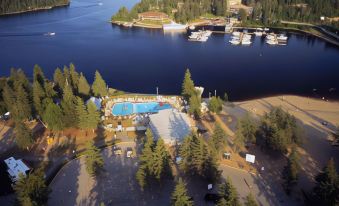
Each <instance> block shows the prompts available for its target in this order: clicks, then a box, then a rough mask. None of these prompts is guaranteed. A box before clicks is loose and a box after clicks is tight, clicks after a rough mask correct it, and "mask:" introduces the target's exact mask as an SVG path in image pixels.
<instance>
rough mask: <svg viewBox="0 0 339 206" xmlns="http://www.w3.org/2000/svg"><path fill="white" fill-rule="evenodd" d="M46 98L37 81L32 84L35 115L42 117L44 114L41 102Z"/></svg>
mask: <svg viewBox="0 0 339 206" xmlns="http://www.w3.org/2000/svg"><path fill="white" fill-rule="evenodd" d="M45 97H46V95H45V91H44V89H43V87H42V86H41V84H40V83H39V81H34V82H33V104H34V108H35V110H36V113H37V114H39V115H42V114H43V112H44V106H43V103H42V102H43V100H44V98H45Z"/></svg>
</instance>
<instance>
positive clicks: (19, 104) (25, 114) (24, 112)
mask: <svg viewBox="0 0 339 206" xmlns="http://www.w3.org/2000/svg"><path fill="white" fill-rule="evenodd" d="M14 111H16V112H15V113H14V118H15V119H16V120H24V119H28V118H29V117H31V116H32V106H31V102H30V99H29V94H27V92H26V90H25V89H24V88H23V86H19V87H18V88H17V91H16V104H15V108H14Z"/></svg>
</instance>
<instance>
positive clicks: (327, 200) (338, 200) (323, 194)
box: [314, 158, 339, 206]
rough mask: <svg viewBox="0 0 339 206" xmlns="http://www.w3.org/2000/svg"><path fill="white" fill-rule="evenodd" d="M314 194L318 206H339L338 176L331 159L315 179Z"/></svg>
mask: <svg viewBox="0 0 339 206" xmlns="http://www.w3.org/2000/svg"><path fill="white" fill-rule="evenodd" d="M316 182H317V183H316V186H315V188H314V194H315V196H316V199H317V200H318V205H328V206H336V205H338V204H339V175H338V173H337V171H336V168H335V164H334V160H333V158H331V159H330V160H329V161H328V163H327V165H326V167H325V168H324V169H323V171H322V172H321V173H320V174H319V175H318V176H317V177H316Z"/></svg>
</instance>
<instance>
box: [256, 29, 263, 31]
mask: <svg viewBox="0 0 339 206" xmlns="http://www.w3.org/2000/svg"><path fill="white" fill-rule="evenodd" d="M256 30H258V31H264V30H263V29H262V28H256Z"/></svg>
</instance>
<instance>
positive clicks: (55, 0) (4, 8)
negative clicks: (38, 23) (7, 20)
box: [0, 0, 70, 15]
mask: <svg viewBox="0 0 339 206" xmlns="http://www.w3.org/2000/svg"><path fill="white" fill-rule="evenodd" d="M69 4H70V1H69V0H1V2H0V15H9V14H19V13H24V12H30V11H38V10H47V9H52V8H54V7H59V6H68V5H69Z"/></svg>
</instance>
